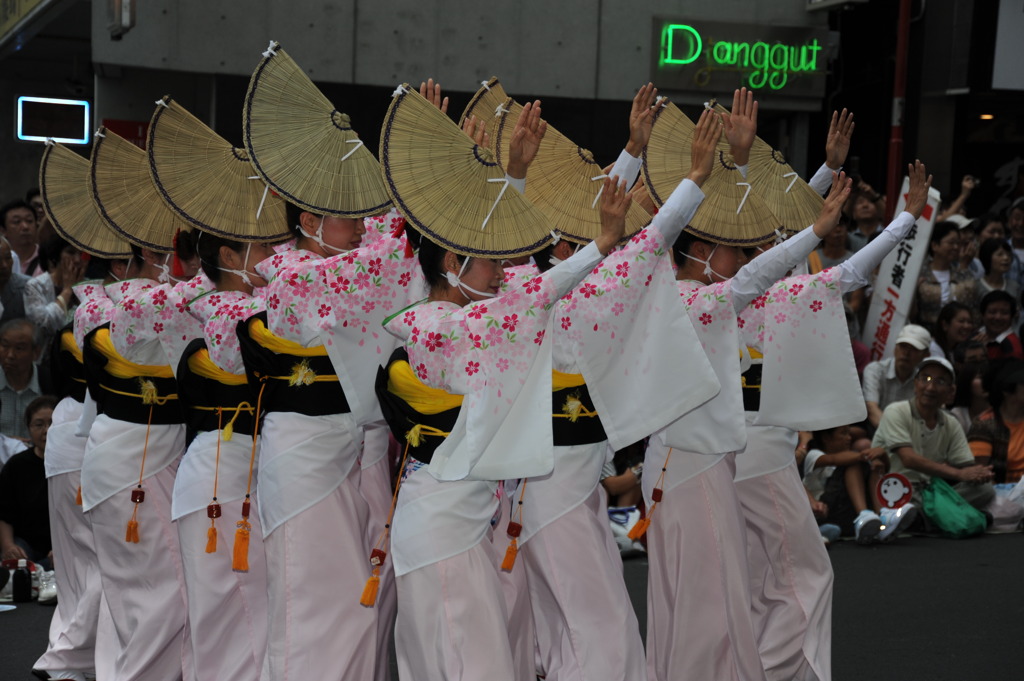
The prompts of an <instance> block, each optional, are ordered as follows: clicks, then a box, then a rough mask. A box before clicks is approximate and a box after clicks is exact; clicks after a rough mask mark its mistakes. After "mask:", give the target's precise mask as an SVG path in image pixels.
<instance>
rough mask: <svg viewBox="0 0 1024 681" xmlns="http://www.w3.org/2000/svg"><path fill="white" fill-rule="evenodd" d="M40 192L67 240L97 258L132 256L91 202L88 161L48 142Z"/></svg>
mask: <svg viewBox="0 0 1024 681" xmlns="http://www.w3.org/2000/svg"><path fill="white" fill-rule="evenodd" d="M97 139H99V138H97ZM39 191H40V193H41V194H42V197H43V210H45V211H46V215H47V216H48V217H49V218H50V224H52V225H53V228H54V229H55V230H57V233H58V234H60V235H61V237H63V238H64V239H65V240H66V241H68V242H70V243H72V244H74V245H75V246H76V247H78V248H80V249H82V250H83V251H85V252H86V253H89V254H90V255H94V256H96V257H97V258H112V259H120V258H127V257H130V256H131V254H132V249H131V247H130V246H129V245H128V242H127V241H125V240H124V239H122V238H121V237H120V236H118V234H117V233H116V232H114V231H113V230H112V229H110V228H109V227H107V225H106V223H105V222H104V221H103V218H101V217H100V215H99V213H97V212H96V208H95V206H93V204H92V201H91V200H90V199H89V194H90V192H89V161H88V160H87V159H85V158H83V157H81V156H79V155H78V154H76V153H75V152H73V151H71V150H70V149H68V148H67V147H65V146H62V145H60V144H56V143H55V142H53V141H50V142H47V143H46V150H45V151H43V160H42V161H40V163H39Z"/></svg>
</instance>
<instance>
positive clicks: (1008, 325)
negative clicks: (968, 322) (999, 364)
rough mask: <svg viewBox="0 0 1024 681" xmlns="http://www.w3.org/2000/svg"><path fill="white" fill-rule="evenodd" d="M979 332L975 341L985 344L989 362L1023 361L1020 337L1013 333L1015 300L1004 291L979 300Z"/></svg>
mask: <svg viewBox="0 0 1024 681" xmlns="http://www.w3.org/2000/svg"><path fill="white" fill-rule="evenodd" d="M980 309H981V324H982V327H981V330H979V331H978V335H977V336H975V340H977V341H980V342H982V343H984V344H985V349H986V350H987V351H988V358H989V359H990V360H1000V359H1024V347H1022V346H1021V343H1020V337H1019V336H1017V334H1015V333H1014V332H1013V320H1014V318H1015V317H1016V316H1017V299H1016V298H1014V297H1013V296H1011V295H1010V294H1009V293H1007V292H1006V291H992V292H990V293H986V294H985V297H984V298H982V299H981V305H980Z"/></svg>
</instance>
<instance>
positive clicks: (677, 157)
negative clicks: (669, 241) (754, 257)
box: [644, 103, 781, 246]
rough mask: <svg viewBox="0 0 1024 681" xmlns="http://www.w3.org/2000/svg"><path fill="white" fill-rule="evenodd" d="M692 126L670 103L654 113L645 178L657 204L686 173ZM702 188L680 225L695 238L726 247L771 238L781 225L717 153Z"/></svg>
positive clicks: (732, 167) (688, 165)
mask: <svg viewBox="0 0 1024 681" xmlns="http://www.w3.org/2000/svg"><path fill="white" fill-rule="evenodd" d="M694 127H695V126H694V124H693V122H692V121H691V120H690V119H689V118H687V117H686V115H685V114H684V113H683V112H682V111H680V110H679V108H678V107H677V106H676V105H674V104H672V103H669V104H667V105H665V106H663V107H661V108H660V109H659V110H658V112H657V114H656V115H655V119H654V127H653V128H652V130H651V139H650V141H649V142H648V143H647V148H646V149H645V150H644V181H645V183H646V185H647V191H648V192H650V194H651V198H653V199H654V201H655V203H657V204H658V205H659V206H661V205H663V204H664V203H665V201H666V199H668V196H669V194H671V193H672V191H673V190H674V189H675V188H676V187H677V186H678V185H679V183H680V182H682V181H683V179H685V178H686V176H687V175H688V174H689V173H690V144H691V143H692V140H693V130H694ZM702 189H703V191H704V195H705V197H706V198H705V199H704V202H703V203H702V204H701V206H700V208H699V209H697V213H696V214H695V215H694V216H693V218H692V219H691V220H690V224H689V225H687V226H686V228H685V231H686V232H689V233H690V234H693V235H694V236H697V237H699V238H701V239H705V240H706V241H710V242H713V243H720V244H723V245H727V246H754V245H757V244H762V243H764V242H765V241H768V240H769V239H771V238H772V237H773V236H774V234H775V230H776V229H778V228H779V227H780V225H781V223H780V222H779V220H778V218H776V217H775V216H774V215H772V213H771V211H770V210H768V207H767V206H766V205H765V203H764V201H763V200H762V199H761V198H760V197H759V196H758V195H757V194H756V193H754V192H752V191H751V184H750V183H749V182H747V181H746V180H745V179H744V178H743V176H742V175H741V174H740V173H739V171H737V170H736V167H735V166H734V165H732V164H731V162H730V161H729V160H728V159H727V158H725V156H724V155H723V154H722V153H719V154H718V158H717V159H716V161H715V164H714V167H713V169H712V171H711V175H710V177H708V179H707V181H706V182H705V183H704V186H703V187H702Z"/></svg>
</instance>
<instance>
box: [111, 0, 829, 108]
mask: <svg viewBox="0 0 1024 681" xmlns="http://www.w3.org/2000/svg"><path fill="white" fill-rule="evenodd" d="M805 7H806V5H805V0H773V1H772V2H765V1H764V0H717V1H716V2H704V3H697V2H680V1H678V0H675V1H673V0H651V1H648V2H626V1H624V0H558V1H557V2H555V1H553V0H519V1H517V2H512V3H491V2H480V1H479V0H432V1H431V0H386V1H385V0H332V1H330V2H325V1H324V0H295V1H292V2H251V1H248V0H222V1H220V2H215V3H211V2H209V0H146V1H145V2H139V3H138V19H137V23H136V26H135V27H134V28H133V29H132V30H131V31H129V32H128V33H127V34H125V35H124V37H123V38H122V39H121V40H119V41H112V40H110V39H109V37H108V36H107V30H106V21H107V19H106V9H105V5H104V3H99V2H95V3H93V27H92V30H93V61H95V62H96V63H99V64H109V65H120V66H124V67H143V68H149V69H167V70H173V71H186V72H197V73H207V74H230V75H239V76H248V75H249V74H251V73H252V70H253V68H254V67H255V65H256V63H257V62H258V61H259V58H260V52H262V50H263V49H265V47H266V45H267V43H268V42H269V40H271V39H273V40H277V41H279V42H280V43H281V44H282V45H283V46H284V47H285V49H287V50H288V52H289V53H290V54H291V55H292V56H293V57H294V58H295V59H296V61H297V62H298V63H299V64H301V65H302V66H303V68H304V69H306V71H307V73H308V74H309V75H310V77H311V78H313V79H314V80H317V81H325V82H332V83H353V84H360V85H375V86H391V87H394V86H395V85H397V84H398V83H400V82H402V81H413V80H415V81H419V80H423V79H425V78H427V77H429V76H434V77H436V78H438V79H439V80H441V81H442V82H444V83H446V84H448V85H449V86H450V87H454V88H456V89H460V90H471V89H473V87H474V86H475V84H476V83H478V82H479V81H481V80H484V79H486V78H488V77H489V76H491V75H496V74H497V75H499V76H500V77H501V79H502V82H504V83H505V84H506V87H507V88H508V89H509V90H510V91H518V92H531V93H535V94H537V95H543V96H557V97H573V98H582V99H626V98H629V97H630V96H631V93H632V92H633V91H634V90H635V88H636V86H637V84H638V83H640V82H643V81H644V80H646V79H647V78H648V77H649V64H650V52H651V49H652V45H651V22H652V19H653V17H654V16H656V15H671V16H681V17H690V18H693V19H705V20H716V21H733V22H744V23H751V24H759V25H766V26H770V25H788V26H823V25H824V24H825V22H826V16H825V14H823V13H808V12H807V11H806V9H805Z"/></svg>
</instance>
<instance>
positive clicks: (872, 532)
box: [853, 509, 882, 544]
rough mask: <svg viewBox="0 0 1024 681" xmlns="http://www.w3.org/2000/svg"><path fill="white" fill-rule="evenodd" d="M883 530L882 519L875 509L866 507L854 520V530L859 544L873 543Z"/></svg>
mask: <svg viewBox="0 0 1024 681" xmlns="http://www.w3.org/2000/svg"><path fill="white" fill-rule="evenodd" d="M881 531H882V519H881V518H879V517H878V514H877V513H875V512H874V511H871V510H868V509H864V510H863V511H861V512H860V515H858V516H857V518H856V520H854V521H853V532H854V535H855V536H856V537H857V543H858V544H871V543H873V542H874V541H875V538H876V537H878V533H879V532H881Z"/></svg>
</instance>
